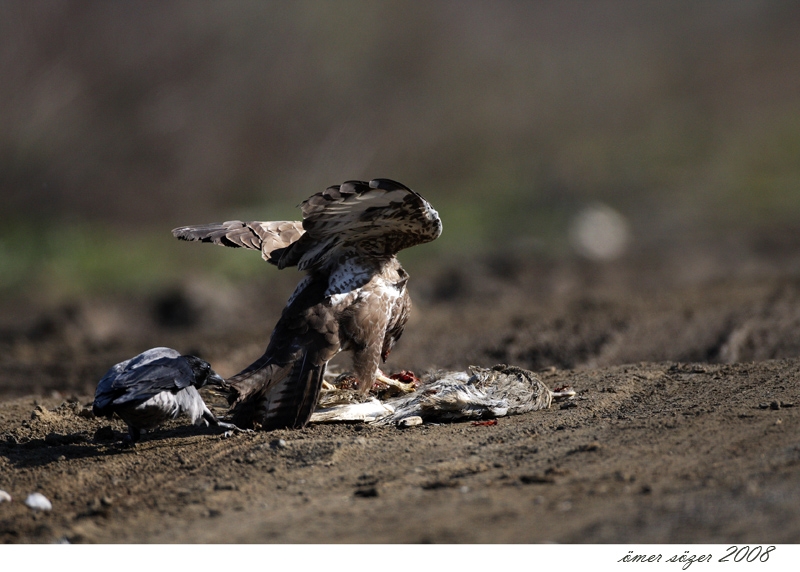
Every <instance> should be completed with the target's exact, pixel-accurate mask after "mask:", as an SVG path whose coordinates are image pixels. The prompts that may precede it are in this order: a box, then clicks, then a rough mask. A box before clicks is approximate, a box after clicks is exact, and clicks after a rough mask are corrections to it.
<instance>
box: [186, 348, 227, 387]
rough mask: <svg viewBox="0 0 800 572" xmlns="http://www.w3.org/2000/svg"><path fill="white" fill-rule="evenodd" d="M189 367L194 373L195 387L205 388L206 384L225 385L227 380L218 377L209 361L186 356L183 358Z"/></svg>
mask: <svg viewBox="0 0 800 572" xmlns="http://www.w3.org/2000/svg"><path fill="white" fill-rule="evenodd" d="M181 357H183V359H185V360H186V362H187V363H188V364H189V366H190V367H191V368H192V371H193V372H194V379H195V383H194V384H193V385H194V386H195V387H203V386H204V385H206V384H209V385H224V384H225V380H224V379H223V378H222V377H220V376H219V375H217V372H215V371H214V370H213V369H211V364H209V363H208V362H207V361H205V360H202V359H200V358H199V357H196V356H190V355H185V356H181Z"/></svg>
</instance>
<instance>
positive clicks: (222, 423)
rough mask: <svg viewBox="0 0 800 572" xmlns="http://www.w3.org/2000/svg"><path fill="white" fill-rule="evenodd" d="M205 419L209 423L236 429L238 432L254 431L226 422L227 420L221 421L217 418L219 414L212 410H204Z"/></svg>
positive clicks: (231, 429) (229, 429) (232, 429)
mask: <svg viewBox="0 0 800 572" xmlns="http://www.w3.org/2000/svg"><path fill="white" fill-rule="evenodd" d="M203 419H204V420H205V421H206V422H207V423H208V424H209V425H213V426H214V427H222V428H223V429H227V430H228V431H235V432H236V433H253V430H252V429H242V428H241V427H238V426H237V425H234V424H233V423H226V422H225V421H220V420H219V419H217V416H216V415H214V414H213V413H211V411H204V412H203Z"/></svg>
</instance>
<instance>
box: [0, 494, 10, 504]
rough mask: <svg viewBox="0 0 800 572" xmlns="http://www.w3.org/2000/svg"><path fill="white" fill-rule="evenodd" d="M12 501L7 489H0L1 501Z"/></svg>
mask: <svg viewBox="0 0 800 572" xmlns="http://www.w3.org/2000/svg"><path fill="white" fill-rule="evenodd" d="M6 501H8V502H11V495H10V494H8V493H7V492H6V491H0V502H6Z"/></svg>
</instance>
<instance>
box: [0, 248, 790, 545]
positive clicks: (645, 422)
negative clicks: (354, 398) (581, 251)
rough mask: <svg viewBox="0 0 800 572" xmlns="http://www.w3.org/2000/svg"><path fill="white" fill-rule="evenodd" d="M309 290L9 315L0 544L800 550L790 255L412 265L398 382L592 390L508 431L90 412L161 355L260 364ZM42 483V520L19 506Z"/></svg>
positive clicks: (264, 286) (251, 290)
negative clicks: (445, 376)
mask: <svg viewBox="0 0 800 572" xmlns="http://www.w3.org/2000/svg"><path fill="white" fill-rule="evenodd" d="M266 273H271V274H273V275H274V274H278V273H277V272H275V271H274V269H271V268H265V274H266ZM284 274H285V275H284ZM297 278H298V275H297V274H296V273H290V272H287V273H280V276H278V277H277V278H275V277H274V276H273V277H272V278H270V279H269V281H266V280H267V278H265V282H258V283H254V284H250V285H247V286H236V287H234V286H231V285H227V284H224V283H219V282H213V281H202V280H195V281H187V283H186V284H182V285H176V287H175V288H174V289H172V290H169V291H164V292H159V293H156V294H152V295H141V296H138V297H136V296H133V297H124V298H123V297H113V296H110V297H106V298H104V297H98V298H95V299H91V300H76V301H74V302H70V303H69V304H59V305H41V304H39V305H37V304H36V303H34V302H31V301H27V302H24V301H23V302H15V303H14V304H10V303H9V304H6V306H5V307H4V308H3V312H2V320H0V396H1V397H2V400H0V490H4V491H6V492H7V493H9V494H10V495H11V497H12V498H13V500H12V501H11V502H2V503H0V539H2V540H3V541H4V542H12V543H33V542H35V543H39V542H42V543H52V542H59V541H68V542H72V543H77V542H83V543H195V542H214V543H216V542H221V543H294V542H298V543H312V542H313V543H334V542H335V543H345V542H347V543H384V542H389V543H395V542H403V543H424V542H434V543H456V542H458V543H464V542H466V543H496V542H512V543H517V542H525V543H527V542H550V541H554V542H564V543H585V542H593V543H607V542H613V543H694V542H703V543H723V542H736V543H739V542H741V543H744V542H747V543H767V542H769V543H796V542H800V509H798V507H800V265H798V264H797V259H796V258H786V257H783V258H778V259H769V258H764V257H755V258H753V259H752V260H751V261H750V262H749V263H748V264H744V263H742V262H741V261H736V263H735V264H731V265H727V266H726V265H725V264H719V265H716V266H715V265H713V264H710V263H709V262H708V260H706V259H705V258H702V257H700V258H696V259H692V258H691V257H689V258H688V259H687V257H686V256H675V257H673V258H669V257H665V258H662V259H660V261H659V263H658V264H657V265H656V264H653V263H652V260H651V258H650V257H648V256H646V255H642V256H641V257H640V258H638V259H633V260H631V259H627V260H625V261H621V262H618V263H613V264H608V265H602V266H601V265H594V264H590V263H586V262H580V261H577V260H572V261H561V262H543V261H537V262H535V263H534V262H531V261H530V260H529V259H515V258H514V257H511V256H507V257H493V258H490V259H485V260H481V261H474V260H473V261H467V262H464V263H453V264H452V265H451V266H448V267H447V268H445V269H438V268H434V267H433V266H432V267H431V268H426V267H424V266H423V267H421V268H417V269H416V272H415V273H414V274H413V275H412V280H411V282H410V288H411V290H412V297H413V299H414V303H415V311H414V314H413V316H412V319H411V321H410V322H409V324H408V327H407V329H406V332H405V334H404V337H403V339H402V340H401V341H400V343H399V344H398V346H397V348H396V350H395V352H394V353H393V354H392V356H391V357H390V359H389V362H388V363H387V367H386V370H387V371H389V372H391V371H394V370H400V369H412V370H415V371H417V372H420V373H421V372H424V371H426V370H428V369H432V368H451V369H465V368H466V367H467V366H468V365H470V364H475V365H482V366H490V365H492V364H495V363H509V364H513V365H517V366H520V367H524V368H527V369H531V370H533V371H536V372H539V375H540V377H541V379H542V380H543V381H544V382H545V383H547V384H548V385H549V386H550V387H554V386H559V385H564V384H569V385H571V386H573V388H574V389H575V390H576V391H577V396H576V398H575V399H574V400H573V401H572V402H570V403H568V404H564V405H560V404H559V405H555V406H554V407H552V408H551V409H549V410H545V411H537V412H532V413H528V414H525V415H520V416H514V417H506V418H501V419H499V421H498V423H497V425H473V424H472V423H469V422H467V423H453V424H445V425H425V426H420V427H412V428H408V429H397V428H393V427H391V428H385V427H373V426H367V425H362V424H338V425H312V426H309V427H307V428H306V429H303V430H299V431H288V430H283V431H274V432H261V433H255V434H236V435H233V436H232V437H229V438H226V437H225V436H224V435H223V434H222V431H220V430H216V429H195V428H193V427H190V426H188V425H186V424H185V423H184V422H173V423H171V424H169V425H167V426H165V427H163V428H162V429H160V430H157V431H155V432H154V433H152V434H150V435H147V436H145V437H144V438H143V440H142V442H141V443H140V444H138V445H137V446H136V448H135V449H134V450H127V449H120V448H118V447H117V446H115V439H118V438H120V437H121V436H122V434H123V433H124V431H125V427H124V424H123V423H122V422H121V421H119V420H114V421H111V422H109V421H108V420H99V419H94V418H91V416H90V415H88V414H87V411H88V409H89V408H90V404H91V401H92V396H93V392H94V387H95V384H96V383H97V380H99V378H100V377H101V376H102V374H103V373H104V372H105V371H106V370H107V369H108V368H109V367H110V366H111V365H113V364H114V363H116V362H118V361H121V360H122V359H126V358H129V357H132V356H133V355H135V354H137V353H139V352H141V351H143V350H144V349H147V348H149V347H153V346H158V345H166V346H170V347H174V348H176V349H178V350H180V351H181V352H185V353H189V352H193V353H197V354H199V355H202V356H203V357H205V358H206V359H208V360H209V361H210V362H211V363H212V365H213V366H214V367H215V369H216V370H217V371H218V372H219V373H220V374H222V375H230V374H232V373H235V372H236V371H237V370H238V369H240V368H241V367H243V366H245V365H247V364H248V363H250V361H252V360H253V359H255V358H256V357H258V356H259V355H260V353H261V352H262V351H263V349H264V347H265V345H266V342H267V340H268V336H269V332H270V329H271V326H272V325H273V324H274V322H275V320H276V319H277V316H278V312H279V311H280V309H281V308H282V304H283V302H284V301H285V299H286V298H287V297H288V294H289V292H290V291H291V289H292V287H293V283H294V281H296V280H297ZM341 364H342V365H343V366H346V365H347V360H346V359H345V360H344V361H342V362H341ZM209 400H210V401H211V402H212V403H213V404H214V405H215V407H216V411H217V412H218V413H224V409H223V408H222V407H221V405H220V404H219V403H218V402H217V401H215V400H214V399H213V396H209ZM34 491H38V492H41V493H42V494H44V495H45V496H46V497H47V498H48V499H49V500H50V501H51V502H52V510H51V511H47V512H35V511H33V510H31V509H29V508H28V507H26V506H25V504H24V500H25V497H26V496H27V495H28V494H29V493H31V492H34Z"/></svg>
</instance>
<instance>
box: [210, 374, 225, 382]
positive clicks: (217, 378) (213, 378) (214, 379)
mask: <svg viewBox="0 0 800 572" xmlns="http://www.w3.org/2000/svg"><path fill="white" fill-rule="evenodd" d="M206 383H207V384H208V385H225V380H224V379H223V378H221V377H220V376H219V375H217V374H216V373H210V374H209V375H208V379H206Z"/></svg>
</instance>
